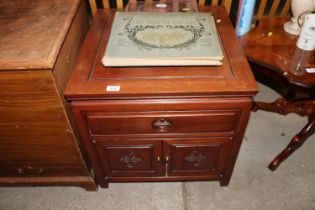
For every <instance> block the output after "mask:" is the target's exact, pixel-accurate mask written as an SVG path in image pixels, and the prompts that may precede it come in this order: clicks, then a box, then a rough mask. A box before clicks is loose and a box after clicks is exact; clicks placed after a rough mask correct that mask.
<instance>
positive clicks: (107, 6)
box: [103, 0, 110, 9]
mask: <svg viewBox="0 0 315 210" xmlns="http://www.w3.org/2000/svg"><path fill="white" fill-rule="evenodd" d="M103 7H104V8H105V9H109V8H110V5H109V0H103Z"/></svg>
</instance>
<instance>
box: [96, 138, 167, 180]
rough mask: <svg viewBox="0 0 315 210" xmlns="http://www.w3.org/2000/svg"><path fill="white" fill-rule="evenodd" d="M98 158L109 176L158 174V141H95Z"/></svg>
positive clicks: (159, 171) (147, 175)
mask: <svg viewBox="0 0 315 210" xmlns="http://www.w3.org/2000/svg"><path fill="white" fill-rule="evenodd" d="M96 150H97V155H98V158H99V160H100V162H101V165H102V167H103V170H104V173H105V175H106V176H109V177H137V176H145V177H152V176H160V175H161V174H162V170H161V169H162V168H161V166H160V161H161V157H160V155H161V143H160V141H150V140H148V141H143V140H119V141H115V140H114V141H111V140H105V141H96Z"/></svg>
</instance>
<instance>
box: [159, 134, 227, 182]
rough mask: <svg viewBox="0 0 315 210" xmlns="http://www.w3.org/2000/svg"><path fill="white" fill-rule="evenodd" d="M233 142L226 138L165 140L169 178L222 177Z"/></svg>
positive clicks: (165, 158) (165, 156) (164, 146)
mask: <svg viewBox="0 0 315 210" xmlns="http://www.w3.org/2000/svg"><path fill="white" fill-rule="evenodd" d="M231 145H232V142H231V140H229V139H228V138H226V137H223V138H215V139H207V140H204V139H202V140H198V139H190V140H186V139H185V140H165V141H164V143H163V153H164V161H165V162H166V163H167V164H168V166H167V168H168V169H167V170H168V175H169V176H208V175H209V176H216V175H218V176H220V174H221V173H222V172H223V170H224V167H225V163H226V160H227V156H228V154H229V151H230V148H231Z"/></svg>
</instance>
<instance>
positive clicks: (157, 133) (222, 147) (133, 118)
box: [65, 7, 257, 187]
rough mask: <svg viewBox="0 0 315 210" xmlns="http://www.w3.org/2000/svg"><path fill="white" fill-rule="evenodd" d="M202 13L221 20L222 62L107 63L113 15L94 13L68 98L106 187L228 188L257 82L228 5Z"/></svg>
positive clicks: (219, 27) (66, 94) (66, 93)
mask: <svg viewBox="0 0 315 210" xmlns="http://www.w3.org/2000/svg"><path fill="white" fill-rule="evenodd" d="M200 11H202V12H213V14H214V16H215V19H216V20H217V28H218V31H219V33H220V34H219V35H220V38H221V41H222V48H223V51H224V64H223V65H222V66H216V67H214V66H204V67H202V66H189V67H176V66H173V67H158V66H157V67H132V68H131V67H115V68H112V67H104V66H102V64H101V62H100V60H101V58H102V56H103V54H104V50H105V47H106V43H107V40H108V37H109V32H110V28H111V24H112V20H113V14H114V12H113V10H99V11H98V12H97V13H96V15H95V16H94V18H93V22H92V25H91V28H90V30H89V32H88V34H87V37H86V39H85V42H84V43H83V46H82V48H81V52H80V55H79V58H78V62H77V65H76V67H75V69H74V71H73V74H72V76H71V78H70V80H69V82H68V85H67V88H66V90H65V97H66V99H67V100H69V102H70V103H71V109H72V112H73V115H74V118H75V121H76V123H77V126H78V128H79V131H80V133H81V136H82V141H83V145H84V146H85V148H86V151H87V153H88V156H89V159H90V161H91V164H92V167H93V169H94V172H95V175H96V181H97V183H98V184H99V185H100V186H101V187H108V183H109V182H133V181H136V182H139V181H185V180H186V181H188V180H217V181H219V182H220V183H221V185H222V186H224V185H228V183H229V181H230V178H231V175H232V171H233V167H234V164H235V161H236V159H237V155H238V151H239V148H240V146H241V142H242V138H243V135H244V130H245V128H246V125H247V121H248V118H249V114H250V110H251V106H252V96H253V95H255V94H256V93H257V86H256V83H255V80H254V78H253V76H252V73H251V71H250V68H249V66H248V63H247V61H246V58H245V57H244V55H243V52H242V51H241V48H240V46H239V43H238V40H237V38H236V37H235V35H234V34H235V32H234V29H233V27H232V24H231V23H230V20H229V17H228V15H227V12H226V10H225V9H224V8H223V7H203V8H200ZM112 87H114V88H112ZM111 90H116V91H111Z"/></svg>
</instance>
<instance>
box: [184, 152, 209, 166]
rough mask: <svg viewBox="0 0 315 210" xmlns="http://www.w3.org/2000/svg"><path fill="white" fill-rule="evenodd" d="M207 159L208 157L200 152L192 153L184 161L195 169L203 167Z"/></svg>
mask: <svg viewBox="0 0 315 210" xmlns="http://www.w3.org/2000/svg"><path fill="white" fill-rule="evenodd" d="M207 159H208V158H207V156H205V155H203V154H202V153H201V152H200V151H192V152H191V153H189V154H188V155H187V156H186V157H185V158H184V160H186V161H187V162H189V163H190V164H192V165H193V166H195V167H198V166H201V165H202V164H203V163H204V161H206V160H207Z"/></svg>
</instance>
